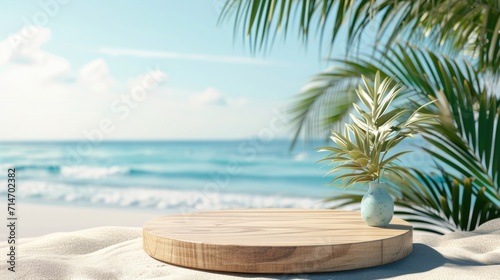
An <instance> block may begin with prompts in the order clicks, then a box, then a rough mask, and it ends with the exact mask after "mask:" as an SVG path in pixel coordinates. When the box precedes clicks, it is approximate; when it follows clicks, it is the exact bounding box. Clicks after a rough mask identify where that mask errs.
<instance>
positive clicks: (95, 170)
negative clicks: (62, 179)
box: [60, 166, 128, 179]
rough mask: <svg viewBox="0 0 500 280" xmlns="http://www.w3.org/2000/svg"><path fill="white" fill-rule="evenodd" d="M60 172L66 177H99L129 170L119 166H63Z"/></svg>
mask: <svg viewBox="0 0 500 280" xmlns="http://www.w3.org/2000/svg"><path fill="white" fill-rule="evenodd" d="M60 172H61V175H63V176H66V177H75V178H89V179H98V178H103V177H107V176H110V175H117V174H125V173H127V172H128V169H127V168H123V167H119V166H111V167H94V166H63V167H61V171H60Z"/></svg>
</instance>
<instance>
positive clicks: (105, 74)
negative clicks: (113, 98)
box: [77, 59, 114, 92]
mask: <svg viewBox="0 0 500 280" xmlns="http://www.w3.org/2000/svg"><path fill="white" fill-rule="evenodd" d="M77 81H78V84H79V85H81V86H82V87H84V88H88V89H90V90H91V91H96V92H104V91H107V90H109V89H110V88H111V86H112V85H113V84H114V81H113V78H111V76H110V74H109V68H108V65H107V64H106V62H105V61H104V60H103V59H96V60H93V61H91V62H89V63H87V64H85V65H84V66H83V67H82V68H81V69H80V71H79V72H78V79H77Z"/></svg>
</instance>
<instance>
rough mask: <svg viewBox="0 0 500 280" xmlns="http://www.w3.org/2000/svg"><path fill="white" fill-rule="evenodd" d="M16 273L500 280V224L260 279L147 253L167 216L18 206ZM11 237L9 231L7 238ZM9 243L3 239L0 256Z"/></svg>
mask: <svg viewBox="0 0 500 280" xmlns="http://www.w3.org/2000/svg"><path fill="white" fill-rule="evenodd" d="M19 209H20V210H19V211H20V212H19V215H18V216H19V220H18V223H19V224H18V225H19V227H18V231H17V237H18V239H17V243H16V244H17V251H16V254H17V258H16V269H15V270H16V272H15V273H13V272H11V271H8V270H7V268H8V265H9V264H8V263H7V262H6V261H2V262H1V265H0V278H1V279H246V278H251V279H383V278H391V279H497V277H498V275H500V220H498V219H497V220H493V221H490V222H488V223H486V224H484V225H482V226H481V227H480V228H478V229H476V230H475V231H474V232H457V233H449V234H447V235H444V236H436V235H423V234H419V233H416V234H415V235H414V247H413V252H412V253H411V254H410V255H409V256H408V257H406V258H404V259H402V260H400V261H397V262H394V263H390V264H387V265H383V266H378V267H372V268H364V269H358V270H353V271H343V272H332V273H318V274H290V275H259V274H257V275H254V274H234V273H231V274H227V273H220V272H209V271H200V270H194V269H189V268H182V267H177V266H174V265H169V264H166V263H163V262H160V261H157V260H155V259H153V258H151V257H149V256H148V255H147V254H146V253H145V252H144V250H143V249H142V229H141V226H142V224H143V223H144V222H145V221H147V220H148V219H150V218H152V217H155V216H159V215H163V214H164V213H162V211H130V210H119V209H109V208H88V207H71V206H49V205H38V204H26V205H22V207H21V206H20V207H19ZM2 234H3V235H4V236H5V234H6V233H5V232H3V233H2ZM8 249H9V245H8V244H7V242H2V243H1V245H0V255H1V256H4V257H3V258H6V257H7V253H8Z"/></svg>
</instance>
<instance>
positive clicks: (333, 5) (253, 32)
mask: <svg viewBox="0 0 500 280" xmlns="http://www.w3.org/2000/svg"><path fill="white" fill-rule="evenodd" d="M231 18H233V22H234V31H235V34H236V33H240V34H242V35H243V40H245V41H246V40H248V42H249V45H250V48H251V50H252V51H253V52H255V51H257V50H259V49H261V50H262V49H266V46H268V42H269V40H270V39H271V40H274V38H275V37H276V36H277V34H278V33H279V32H280V31H282V35H283V37H284V38H285V37H286V35H287V33H288V31H289V30H293V31H297V32H298V35H299V37H300V38H301V39H302V41H303V42H304V43H307V41H308V39H309V37H310V36H314V34H319V39H320V41H321V42H326V44H327V46H328V49H329V51H330V52H331V51H332V49H333V48H332V47H333V46H334V44H335V43H336V42H337V40H338V35H339V34H343V33H344V32H346V37H345V38H343V39H341V40H343V41H345V42H346V51H347V52H349V51H350V50H351V49H356V48H353V46H357V47H359V46H361V45H362V43H364V42H363V38H364V36H367V35H369V34H375V41H376V44H377V43H378V44H380V43H381V45H384V46H387V49H388V48H390V46H391V45H392V44H393V43H395V42H397V41H398V40H403V41H404V40H407V41H411V42H413V43H422V42H425V43H427V44H429V43H430V44H432V45H433V46H435V47H439V46H441V47H442V46H448V47H449V48H450V49H451V50H454V51H455V52H457V51H461V52H462V53H463V54H465V55H468V56H470V57H471V58H473V59H477V68H476V69H478V70H479V71H491V72H493V73H495V74H496V73H499V69H500V36H499V33H500V3H499V2H498V1H491V0H480V1H468V0H446V1H444V0H443V1H436V0H419V1H411V0H403V1H394V0H380V1H373V0H358V1H355V0H227V1H226V4H225V5H224V7H223V9H222V11H221V14H220V17H219V22H224V21H228V20H230V19H231ZM291 22H296V23H297V24H296V25H294V26H291V25H290V23H291ZM368 27H369V28H370V29H367V28H368ZM373 27H374V28H375V32H374V30H373ZM325 37H326V38H325ZM325 39H326V40H325Z"/></svg>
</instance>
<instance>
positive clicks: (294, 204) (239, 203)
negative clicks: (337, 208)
mask: <svg viewBox="0 0 500 280" xmlns="http://www.w3.org/2000/svg"><path fill="white" fill-rule="evenodd" d="M18 195H20V196H21V197H24V198H27V199H30V200H34V201H37V200H40V201H43V202H50V201H53V202H59V203H71V204H74V203H81V204H90V205H94V206H99V205H101V206H119V207H138V208H157V209H168V210H173V211H196V210H213V209H228V208H264V207H279V208H324V207H325V205H324V203H323V202H321V200H320V199H314V198H307V197H293V196H281V195H253V194H243V193H223V192H217V191H214V190H211V191H208V190H200V191H194V190H192V191H181V190H159V189H144V188H127V189H116V188H110V187H86V188H75V187H72V186H69V185H64V184H49V183H37V182H24V183H23V188H22V189H20V190H19V193H18Z"/></svg>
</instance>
